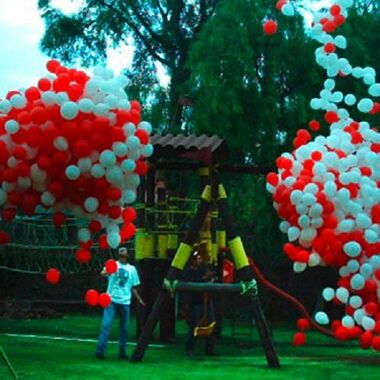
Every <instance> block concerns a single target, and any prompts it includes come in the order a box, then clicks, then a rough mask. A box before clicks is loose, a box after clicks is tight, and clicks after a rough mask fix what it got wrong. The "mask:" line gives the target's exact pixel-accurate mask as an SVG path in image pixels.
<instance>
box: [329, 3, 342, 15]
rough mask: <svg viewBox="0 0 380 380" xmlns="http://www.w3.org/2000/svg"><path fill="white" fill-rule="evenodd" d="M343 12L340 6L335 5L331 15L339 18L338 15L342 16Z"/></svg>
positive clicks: (332, 7) (331, 9)
mask: <svg viewBox="0 0 380 380" xmlns="http://www.w3.org/2000/svg"><path fill="white" fill-rule="evenodd" d="M341 10H342V9H341V7H340V6H339V5H338V4H334V5H332V6H331V8H330V14H331V15H332V16H337V15H338V14H340V12H341Z"/></svg>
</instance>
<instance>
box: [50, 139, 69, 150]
mask: <svg viewBox="0 0 380 380" xmlns="http://www.w3.org/2000/svg"><path fill="white" fill-rule="evenodd" d="M53 145H54V148H55V149H57V150H61V151H65V150H67V149H68V148H69V144H68V142H67V140H66V138H65V137H63V136H58V137H57V138H56V139H55V140H54V142H53Z"/></svg>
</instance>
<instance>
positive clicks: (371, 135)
mask: <svg viewBox="0 0 380 380" xmlns="http://www.w3.org/2000/svg"><path fill="white" fill-rule="evenodd" d="M280 2H281V4H282V6H278V8H279V9H281V11H282V12H283V13H284V14H285V13H289V12H288V9H287V8H285V7H288V5H289V6H291V7H292V8H294V6H293V5H290V3H289V2H287V1H280ZM280 2H279V3H280ZM352 5H353V1H352V0H337V1H336V3H335V4H334V5H332V6H331V7H330V8H329V9H328V10H327V12H321V13H317V14H315V15H314V22H313V25H312V29H311V36H312V37H313V38H314V39H315V40H317V41H318V42H319V43H320V44H321V45H322V46H320V47H318V48H317V49H316V53H315V58H316V62H317V63H318V64H319V65H320V66H321V67H322V68H323V69H324V70H325V71H326V74H327V77H328V78H327V79H326V81H325V82H324V88H323V89H322V91H321V92H320V96H319V97H318V98H314V99H312V100H311V102H310V106H311V108H312V109H314V110H321V111H322V112H323V115H324V120H325V122H326V123H327V124H328V125H329V126H330V127H329V135H328V136H326V137H325V136H317V137H315V138H314V139H312V137H311V134H310V132H309V131H307V130H306V129H302V130H299V131H298V132H297V136H296V137H295V139H294V141H293V145H294V148H295V149H294V151H293V152H291V153H283V154H282V155H281V156H280V157H279V158H278V159H277V161H276V165H277V168H278V172H277V173H270V174H268V176H267V190H268V191H269V192H270V193H271V194H272V195H273V204H274V207H275V209H276V211H277V213H278V215H279V216H280V217H281V219H283V221H282V222H281V223H280V230H281V231H282V232H283V233H285V234H287V236H288V240H289V242H288V243H286V244H285V245H284V252H285V254H286V255H287V256H288V257H289V259H290V260H292V261H293V262H294V264H293V269H294V271H295V272H302V271H303V270H305V269H306V268H307V267H308V266H309V267H313V266H317V265H327V266H334V267H338V268H339V276H340V278H339V281H338V284H337V287H336V289H333V288H326V289H324V290H323V293H322V296H323V298H324V300H325V301H327V302H329V301H333V302H335V303H338V304H341V305H342V306H343V307H344V316H343V317H342V318H341V319H340V320H336V321H333V322H332V324H331V327H332V330H333V332H334V335H335V337H336V338H337V339H340V340H346V339H351V338H355V339H358V340H359V342H360V346H361V347H362V348H370V347H372V348H374V349H375V350H378V351H380V154H379V153H380V133H379V131H378V130H377V129H376V128H374V127H371V125H370V124H369V123H368V122H365V121H360V122H359V121H356V120H354V119H353V118H351V116H350V113H349V111H348V110H347V107H346V108H345V107H344V106H341V103H344V105H345V106H349V107H353V106H356V108H357V110H359V111H360V112H362V113H367V114H368V113H369V114H376V113H377V112H379V104H378V103H376V102H375V101H374V100H373V99H372V98H375V97H379V96H380V84H379V83H376V72H375V70H374V69H373V68H372V67H365V68H362V67H353V66H351V64H350V63H349V61H348V60H347V59H346V58H340V57H339V56H338V54H337V53H336V51H337V49H345V48H346V46H347V41H346V38H345V37H344V36H342V35H337V36H335V37H334V36H332V33H334V32H335V31H336V30H337V29H338V28H339V26H341V25H342V24H343V23H344V22H345V20H346V17H347V9H348V8H349V7H351V6H352ZM288 8H289V7H288ZM285 9H287V10H286V12H285ZM289 15H290V14H289ZM349 75H352V76H353V77H354V78H356V79H360V80H362V81H363V83H364V84H365V85H367V86H368V97H365V98H363V99H359V100H357V99H356V97H355V95H354V94H343V93H342V92H340V91H337V90H335V87H336V84H337V83H336V80H335V79H334V78H335V77H342V78H344V77H347V76H349ZM309 127H310V129H311V130H312V131H317V130H318V129H319V127H320V122H319V121H317V120H312V121H311V122H310V123H309ZM315 320H316V321H317V322H318V323H319V324H322V325H327V324H329V323H330V320H329V316H328V315H327V314H326V313H325V312H323V311H320V312H318V313H317V314H316V315H315ZM302 334H303V333H298V336H297V338H295V341H296V342H295V344H301V343H302V344H303V343H304V341H306V340H305V339H304V338H303V336H302ZM300 342H301V343H300Z"/></svg>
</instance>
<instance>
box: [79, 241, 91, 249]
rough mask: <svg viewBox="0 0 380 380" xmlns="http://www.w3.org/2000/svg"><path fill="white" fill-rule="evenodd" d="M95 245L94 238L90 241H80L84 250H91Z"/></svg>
mask: <svg viewBox="0 0 380 380" xmlns="http://www.w3.org/2000/svg"><path fill="white" fill-rule="evenodd" d="M93 245H94V242H93V241H92V240H89V241H86V242H85V241H80V242H79V246H80V247H81V248H82V249H84V250H87V251H88V250H90V249H91V247H92V246H93Z"/></svg>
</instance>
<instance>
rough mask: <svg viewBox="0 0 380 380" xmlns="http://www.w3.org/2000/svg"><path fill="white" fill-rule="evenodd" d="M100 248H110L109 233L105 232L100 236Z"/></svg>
mask: <svg viewBox="0 0 380 380" xmlns="http://www.w3.org/2000/svg"><path fill="white" fill-rule="evenodd" d="M99 248H100V249H107V248H109V245H108V243H107V235H105V234H103V235H100V236H99Z"/></svg>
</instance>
